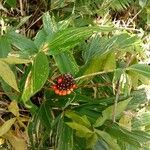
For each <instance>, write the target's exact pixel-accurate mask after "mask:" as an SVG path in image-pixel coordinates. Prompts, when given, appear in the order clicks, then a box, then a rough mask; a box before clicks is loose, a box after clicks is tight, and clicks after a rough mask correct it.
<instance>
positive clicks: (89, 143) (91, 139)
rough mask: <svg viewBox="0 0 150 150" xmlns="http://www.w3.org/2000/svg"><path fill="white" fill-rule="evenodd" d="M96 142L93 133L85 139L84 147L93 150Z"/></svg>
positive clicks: (96, 137) (95, 136)
mask: <svg viewBox="0 0 150 150" xmlns="http://www.w3.org/2000/svg"><path fill="white" fill-rule="evenodd" d="M97 140H98V136H97V134H96V133H93V135H91V136H90V137H89V138H87V139H86V145H87V146H86V147H87V148H93V147H94V145H95V144H96V142H97Z"/></svg>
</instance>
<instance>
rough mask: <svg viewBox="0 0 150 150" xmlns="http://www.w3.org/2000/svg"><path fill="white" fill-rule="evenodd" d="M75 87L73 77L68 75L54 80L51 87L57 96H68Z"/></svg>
mask: <svg viewBox="0 0 150 150" xmlns="http://www.w3.org/2000/svg"><path fill="white" fill-rule="evenodd" d="M76 87H77V86H76V84H75V80H74V78H73V76H72V75H71V74H69V73H67V74H63V75H60V76H59V77H57V78H56V84H54V85H53V86H52V88H53V89H54V91H55V93H56V94H58V95H67V94H70V93H71V92H72V91H73V89H75V88H76Z"/></svg>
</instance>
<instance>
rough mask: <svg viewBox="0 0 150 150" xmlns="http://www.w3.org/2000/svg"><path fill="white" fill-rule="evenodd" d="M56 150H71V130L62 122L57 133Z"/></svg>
mask: <svg viewBox="0 0 150 150" xmlns="http://www.w3.org/2000/svg"><path fill="white" fill-rule="evenodd" d="M58 137H59V140H58V147H57V150H73V130H72V129H71V128H69V127H68V126H67V125H66V124H65V123H64V122H62V124H61V126H60V128H59V133H58Z"/></svg>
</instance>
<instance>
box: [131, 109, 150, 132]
mask: <svg viewBox="0 0 150 150" xmlns="http://www.w3.org/2000/svg"><path fill="white" fill-rule="evenodd" d="M148 125H150V112H149V111H148V112H144V113H142V114H141V115H140V116H138V117H135V118H133V119H132V127H133V128H134V129H139V128H141V127H145V126H148Z"/></svg>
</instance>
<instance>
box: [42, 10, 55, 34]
mask: <svg viewBox="0 0 150 150" xmlns="http://www.w3.org/2000/svg"><path fill="white" fill-rule="evenodd" d="M43 28H44V31H45V32H46V33H47V35H49V36H52V35H53V33H55V32H56V30H57V28H56V23H55V21H54V19H53V18H51V16H50V15H49V12H46V13H44V14H43Z"/></svg>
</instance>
